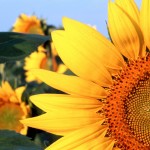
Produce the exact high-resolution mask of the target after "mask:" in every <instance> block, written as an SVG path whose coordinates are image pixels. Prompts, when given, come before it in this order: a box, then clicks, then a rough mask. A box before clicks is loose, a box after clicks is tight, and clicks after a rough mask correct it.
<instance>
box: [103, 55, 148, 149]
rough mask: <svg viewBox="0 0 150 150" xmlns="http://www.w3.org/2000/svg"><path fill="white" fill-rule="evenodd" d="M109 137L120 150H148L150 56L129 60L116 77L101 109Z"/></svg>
mask: <svg viewBox="0 0 150 150" xmlns="http://www.w3.org/2000/svg"><path fill="white" fill-rule="evenodd" d="M104 111H105V115H106V118H107V122H108V125H109V130H108V134H109V135H110V136H112V137H113V138H115V139H116V141H117V142H116V144H117V147H119V148H121V149H122V150H141V149H142V150H148V149H150V56H149V55H148V56H147V57H146V58H143V59H139V60H136V61H131V62H130V63H129V64H128V65H127V67H126V68H124V69H123V71H122V72H121V74H120V76H119V77H118V78H116V80H115V83H114V85H113V86H112V88H111V90H110V95H109V96H108V97H107V99H106V105H105V107H104Z"/></svg>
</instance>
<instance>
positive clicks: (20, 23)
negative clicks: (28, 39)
mask: <svg viewBox="0 0 150 150" xmlns="http://www.w3.org/2000/svg"><path fill="white" fill-rule="evenodd" d="M12 31H13V32H22V33H31V34H41V35H44V32H43V30H42V27H41V23H40V20H39V19H38V18H37V17H36V16H34V15H33V16H27V15H25V14H21V15H20V16H19V17H18V18H17V20H16V22H15V23H14V25H13V29H12Z"/></svg>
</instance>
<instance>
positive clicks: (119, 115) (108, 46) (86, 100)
mask: <svg viewBox="0 0 150 150" xmlns="http://www.w3.org/2000/svg"><path fill="white" fill-rule="evenodd" d="M149 20H150V0H143V1H142V7H141V10H140V11H139V10H138V8H137V6H136V4H135V2H134V1H133V0H115V2H112V1H109V3H108V28H109V33H110V36H111V39H112V41H113V42H112V43H111V42H110V41H109V40H108V39H106V38H105V37H104V36H102V35H101V34H100V33H98V32H97V31H96V30H94V29H93V28H90V27H89V26H87V25H84V24H82V23H80V22H77V21H75V20H72V19H68V18H63V25H64V28H65V30H64V31H54V32H53V33H52V38H53V42H54V44H55V46H56V49H57V51H58V53H59V55H60V57H61V58H62V60H63V61H64V63H65V64H66V66H68V67H69V68H70V69H71V70H72V71H73V72H74V73H75V74H76V75H77V76H67V75H63V74H57V73H54V72H50V71H44V70H33V73H34V74H35V75H36V76H37V77H39V78H40V79H41V80H42V81H44V82H45V83H47V84H48V85H50V86H53V87H54V88H57V89H59V90H62V91H64V92H66V93H67V94H40V95H35V96H31V100H32V102H33V103H34V104H35V105H37V106H38V107H40V108H41V109H43V110H44V111H45V112H46V113H45V114H43V115H41V116H38V117H34V118H29V119H26V120H23V121H22V122H23V123H24V124H26V125H28V126H31V127H35V128H39V129H42V130H45V131H47V132H51V133H54V134H58V135H62V136H64V137H62V138H61V139H59V140H58V141H56V142H55V143H53V144H52V145H50V146H49V147H48V148H46V150H112V149H121V150H149V149H150V100H149V97H150V54H149V49H150V42H149V41H150V32H149V30H150V21H149ZM145 45H146V46H147V48H146V46H145Z"/></svg>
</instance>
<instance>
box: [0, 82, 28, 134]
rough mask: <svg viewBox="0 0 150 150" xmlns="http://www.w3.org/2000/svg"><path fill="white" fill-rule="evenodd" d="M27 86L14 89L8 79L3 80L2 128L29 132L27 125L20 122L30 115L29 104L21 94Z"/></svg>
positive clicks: (0, 104) (1, 95)
mask: <svg viewBox="0 0 150 150" xmlns="http://www.w3.org/2000/svg"><path fill="white" fill-rule="evenodd" d="M24 90H25V87H24V86H22V87H19V88H16V89H15V90H13V89H12V87H11V86H10V84H9V83H8V82H7V81H2V86H1V87H0V130H3V129H7V130H15V131H16V132H19V133H21V134H26V133H27V126H25V125H23V124H21V123H20V122H19V120H20V119H25V118H27V117H28V115H29V113H30V111H29V106H28V105H26V104H25V103H24V102H23V101H22V100H21V96H22V93H23V91H24Z"/></svg>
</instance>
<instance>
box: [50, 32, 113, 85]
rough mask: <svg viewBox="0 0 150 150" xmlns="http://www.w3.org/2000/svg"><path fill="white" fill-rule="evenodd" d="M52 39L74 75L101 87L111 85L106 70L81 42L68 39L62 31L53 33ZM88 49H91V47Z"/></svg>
mask: <svg viewBox="0 0 150 150" xmlns="http://www.w3.org/2000/svg"><path fill="white" fill-rule="evenodd" d="M52 38H53V42H54V44H55V46H56V49H57V51H58V54H59V55H60V57H61V58H62V60H63V61H64V63H65V64H66V66H67V67H68V68H69V69H70V70H72V71H73V72H74V73H75V74H77V75H78V76H80V77H82V78H84V79H86V80H91V81H94V82H96V83H97V84H99V85H102V86H110V85H111V84H112V79H111V76H110V74H109V72H108V71H107V69H106V68H105V67H104V65H103V64H102V63H101V62H100V61H99V60H98V59H97V58H96V57H94V56H92V55H93V54H92V53H91V52H89V48H88V47H87V46H86V45H84V43H82V41H80V42H81V43H78V42H76V41H74V40H72V39H70V38H69V37H68V35H67V34H66V32H64V31H54V32H53V33H52ZM83 40H84V39H83ZM83 45H84V46H83ZM90 48H91V49H92V47H90Z"/></svg>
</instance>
